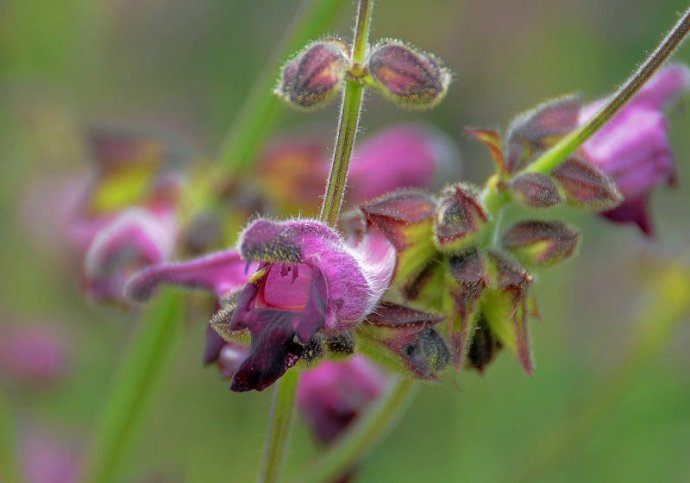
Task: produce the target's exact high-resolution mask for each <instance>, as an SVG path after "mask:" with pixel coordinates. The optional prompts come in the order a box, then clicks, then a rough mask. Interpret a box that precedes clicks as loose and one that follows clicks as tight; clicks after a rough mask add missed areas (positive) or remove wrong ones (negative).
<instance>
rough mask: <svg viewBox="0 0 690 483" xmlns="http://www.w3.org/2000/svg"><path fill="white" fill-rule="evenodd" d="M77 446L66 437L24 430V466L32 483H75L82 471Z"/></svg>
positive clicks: (41, 430) (22, 453) (22, 458)
mask: <svg viewBox="0 0 690 483" xmlns="http://www.w3.org/2000/svg"><path fill="white" fill-rule="evenodd" d="M78 461H79V460H78V453H77V450H76V445H75V444H74V442H73V441H71V439H70V438H65V435H62V434H56V433H53V432H49V431H47V430H45V429H42V428H41V429H38V428H33V427H31V428H29V429H27V430H25V432H24V434H23V438H22V445H21V464H22V468H23V470H24V475H25V476H26V480H27V481H28V482H30V483H74V482H76V481H77V475H78V470H79V465H78Z"/></svg>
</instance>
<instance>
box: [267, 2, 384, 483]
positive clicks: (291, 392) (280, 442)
mask: <svg viewBox="0 0 690 483" xmlns="http://www.w3.org/2000/svg"><path fill="white" fill-rule="evenodd" d="M372 6H373V0H360V2H359V8H358V11H357V23H356V27H355V39H354V48H353V64H355V65H357V64H361V63H362V62H363V61H364V56H365V54H366V49H367V40H368V38H369V27H370V25H371V12H372ZM363 95H364V86H362V84H360V83H359V82H356V81H347V85H346V87H345V93H344V94H343V101H342V104H341V109H340V119H339V122H338V133H337V136H336V142H335V151H334V153H333V164H332V165H331V171H330V173H329V175H328V182H327V185H326V195H325V197H324V200H323V205H322V207H321V220H322V221H325V222H326V223H328V224H329V225H330V226H335V224H336V223H337V221H338V214H339V213H340V205H341V204H342V202H343V195H344V193H345V183H346V182H347V172H348V167H349V164H350V157H351V156H352V148H353V146H354V143H355V135H356V134H357V126H358V124H359V114H360V111H361V108H362V98H363ZM290 372H292V373H293V374H290V376H289V377H290V378H291V379H290V380H289V382H287V383H286V382H282V383H279V384H278V385H277V386H276V388H275V390H274V391H275V392H274V396H273V398H274V399H273V401H274V404H273V410H272V412H271V421H270V423H269V429H268V437H267V439H266V448H265V450H264V457H263V460H262V462H261V471H260V473H259V480H258V481H260V482H262V483H272V482H275V481H278V480H279V479H280V476H281V471H282V464H283V461H284V459H285V453H286V452H287V448H288V436H289V434H290V425H291V420H292V415H293V413H294V408H293V406H294V400H295V397H294V396H295V391H296V388H297V385H298V383H299V375H298V374H297V373H296V371H294V370H293V371H288V373H286V374H285V375H284V376H283V378H285V377H287V376H288V374H289V373H290Z"/></svg>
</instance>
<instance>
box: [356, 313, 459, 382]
mask: <svg viewBox="0 0 690 483" xmlns="http://www.w3.org/2000/svg"><path fill="white" fill-rule="evenodd" d="M441 320H443V316H441V315H437V314H430V313H427V312H422V311H419V310H416V309H413V308H411V307H406V306H403V305H398V304H394V303H390V302H382V303H381V304H379V305H378V306H377V307H376V310H374V311H373V312H372V313H371V314H369V316H367V318H366V320H365V321H364V324H362V325H361V326H359V327H358V328H357V329H356V330H357V335H358V337H359V338H358V348H359V349H360V350H361V351H363V352H365V353H366V354H367V355H368V356H369V357H372V358H374V359H376V360H378V361H379V362H381V363H383V364H385V365H387V366H389V367H391V368H392V369H395V370H398V371H400V372H403V373H407V374H409V373H411V374H412V375H413V376H415V377H418V378H420V379H430V380H435V379H436V374H437V373H438V372H440V371H442V370H443V369H444V368H445V367H446V365H447V364H448V361H449V360H450V352H449V351H448V347H447V346H446V343H445V341H444V340H443V338H442V337H441V336H440V335H439V333H438V332H437V331H436V330H434V329H433V327H432V326H433V325H434V324H437V323H438V322H440V321H441ZM381 349H384V350H383V351H382V350H381Z"/></svg>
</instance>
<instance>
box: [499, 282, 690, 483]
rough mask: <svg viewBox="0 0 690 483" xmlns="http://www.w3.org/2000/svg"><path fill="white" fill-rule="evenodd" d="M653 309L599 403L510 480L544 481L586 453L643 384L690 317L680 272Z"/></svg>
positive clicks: (581, 412)
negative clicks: (585, 447) (645, 374)
mask: <svg viewBox="0 0 690 483" xmlns="http://www.w3.org/2000/svg"><path fill="white" fill-rule="evenodd" d="M649 298H650V300H651V301H652V304H651V305H650V306H649V307H648V308H647V310H645V311H644V312H643V313H642V314H640V316H639V317H638V323H637V324H636V327H637V333H636V334H635V336H634V337H633V339H632V341H633V342H632V344H631V350H630V352H629V355H628V356H627V357H626V358H625V359H624V360H623V361H622V363H621V364H620V366H619V367H618V368H617V370H615V371H614V372H613V373H612V374H610V375H609V376H608V377H607V378H606V379H605V380H604V381H602V383H601V384H600V385H599V388H598V390H594V391H592V393H593V394H596V397H595V398H593V399H591V400H589V401H587V402H585V403H584V404H578V405H577V412H575V414H574V415H573V416H572V417H569V418H568V419H567V423H566V424H565V425H563V426H561V427H559V428H558V430H557V431H556V432H555V433H553V434H552V435H551V436H550V437H548V438H546V439H545V440H544V443H543V444H542V445H540V446H539V447H538V448H536V449H532V450H530V457H529V458H526V459H524V461H525V463H526V465H525V466H524V467H521V468H517V471H516V469H515V468H514V469H512V470H511V472H510V473H511V476H510V477H509V478H505V480H512V481H524V482H530V481H541V480H544V479H545V478H547V477H548V476H549V475H550V474H551V472H552V471H553V470H555V469H556V468H558V466H559V465H560V464H561V463H562V462H563V461H566V460H567V459H568V458H569V457H570V456H571V455H573V454H574V453H575V452H576V451H577V449H578V448H580V447H581V446H582V445H583V443H584V442H586V440H587V439H588V437H589V436H590V435H591V434H592V433H593V432H594V431H596V429H597V428H599V427H601V425H602V424H604V423H605V421H606V420H607V418H608V416H609V415H610V414H611V413H612V412H613V411H615V409H616V408H617V407H619V405H620V403H621V401H622V400H623V399H624V398H625V396H626V395H627V394H628V393H629V392H630V390H631V388H632V387H633V386H634V385H635V383H636V382H637V381H638V380H639V377H640V372H641V371H642V370H643V369H644V368H645V367H646V366H648V365H649V363H650V361H651V360H653V359H654V358H655V357H657V356H658V355H659V353H660V352H661V351H662V350H663V349H664V348H665V347H666V344H667V343H668V340H669V337H670V336H671V333H672V331H673V330H674V329H675V328H676V327H677V326H678V323H679V322H681V321H682V320H683V319H684V317H686V316H687V315H688V312H689V311H690V281H689V280H688V277H687V274H684V273H681V271H680V269H679V268H672V269H669V270H667V271H666V272H665V273H664V274H663V275H662V276H661V277H660V278H659V279H658V280H655V281H654V291H653V293H652V294H651V296H650V297H649Z"/></svg>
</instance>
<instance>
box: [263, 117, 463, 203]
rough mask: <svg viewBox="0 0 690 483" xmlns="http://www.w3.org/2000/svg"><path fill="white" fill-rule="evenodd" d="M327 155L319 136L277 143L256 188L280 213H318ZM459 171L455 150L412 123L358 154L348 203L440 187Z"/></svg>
mask: <svg viewBox="0 0 690 483" xmlns="http://www.w3.org/2000/svg"><path fill="white" fill-rule="evenodd" d="M327 151H328V146H326V145H325V144H324V141H323V140H322V139H321V138H319V137H316V136H314V137H303V138H294V137H292V138H285V139H279V140H276V141H275V142H274V143H272V144H271V145H270V146H269V147H268V148H267V149H266V151H265V154H264V155H263V156H262V158H261V159H260V160H259V163H258V176H257V183H258V185H259V186H260V188H261V190H262V192H264V193H265V195H266V196H268V197H269V198H270V199H271V200H272V202H273V205H274V206H277V207H279V210H278V211H280V212H285V213H287V212H293V213H294V212H295V211H303V212H305V213H313V212H315V211H316V210H317V209H318V206H317V202H318V200H319V199H320V198H319V197H320V196H321V195H322V194H323V189H324V183H325V181H326V177H327V175H328V170H329V167H330V161H329V158H328V154H327ZM459 166H460V163H459V156H458V153H457V150H456V149H455V148H454V146H453V145H452V143H451V142H450V140H449V139H448V138H446V137H445V136H444V135H443V134H441V133H440V132H438V131H435V130H433V129H432V128H430V127H426V126H420V125H414V124H401V125H397V126H393V127H390V128H388V129H385V130H383V131H381V132H379V133H376V134H374V135H373V136H371V137H369V138H367V139H366V140H365V141H364V142H363V143H362V144H361V145H360V146H358V147H357V148H356V149H355V152H354V154H353V157H352V161H351V165H350V174H349V182H348V185H349V189H348V190H347V192H346V196H347V200H349V202H351V203H362V202H364V201H366V200H368V199H371V198H375V197H377V196H380V195H382V194H384V193H386V192H389V191H392V190H395V189H399V188H406V187H420V188H421V187H435V185H437V184H438V185H439V186H437V187H440V184H442V183H443V182H445V180H447V179H448V176H450V175H451V174H452V175H453V176H454V175H456V174H457V173H456V172H455V171H457V170H458V168H459ZM439 180H443V181H442V182H440V183H439ZM280 207H283V208H282V209H280Z"/></svg>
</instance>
